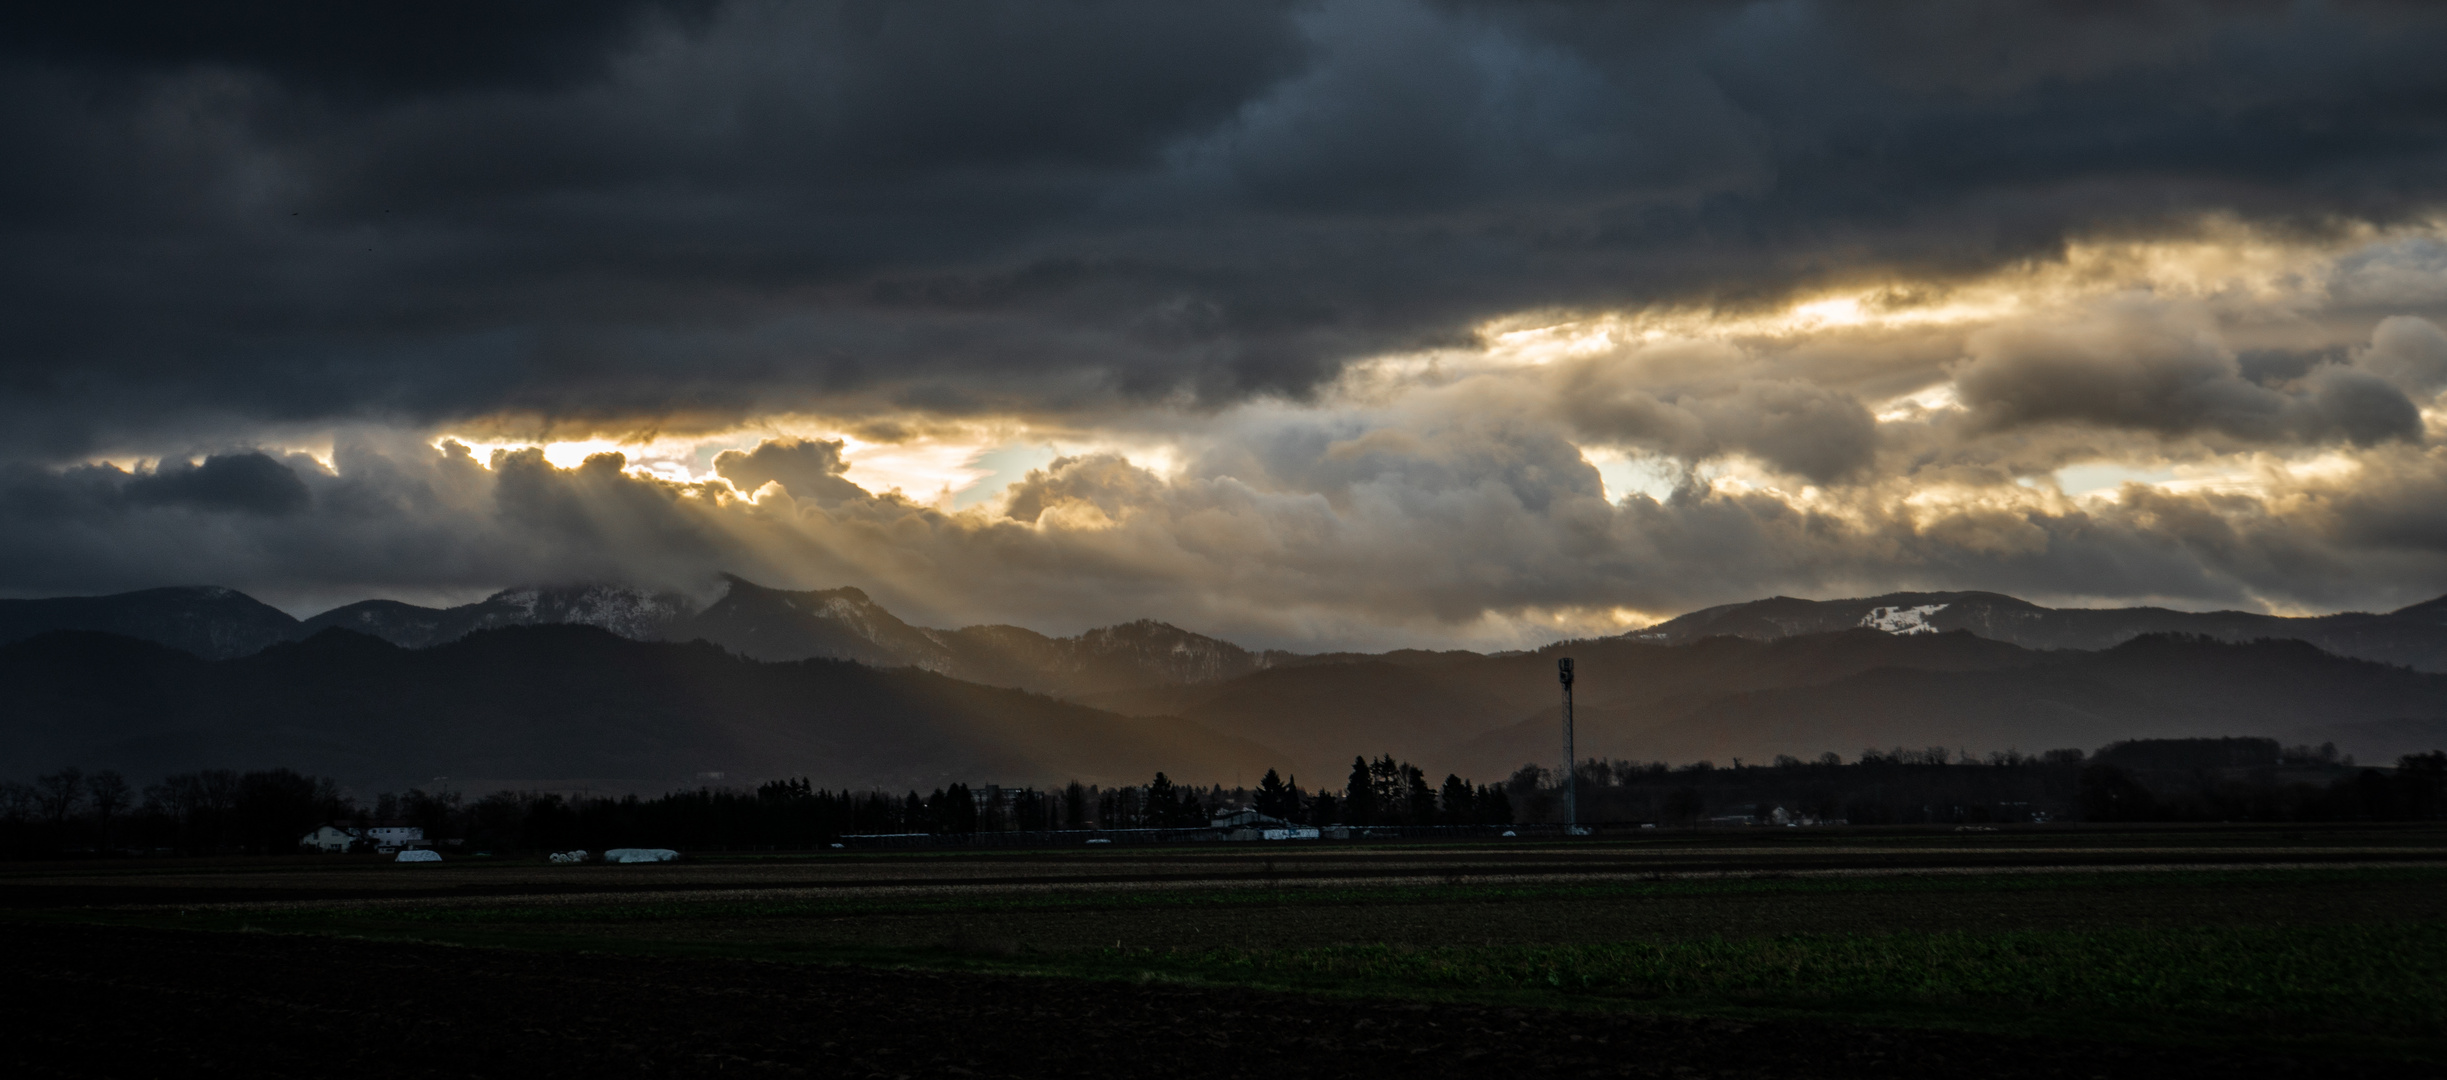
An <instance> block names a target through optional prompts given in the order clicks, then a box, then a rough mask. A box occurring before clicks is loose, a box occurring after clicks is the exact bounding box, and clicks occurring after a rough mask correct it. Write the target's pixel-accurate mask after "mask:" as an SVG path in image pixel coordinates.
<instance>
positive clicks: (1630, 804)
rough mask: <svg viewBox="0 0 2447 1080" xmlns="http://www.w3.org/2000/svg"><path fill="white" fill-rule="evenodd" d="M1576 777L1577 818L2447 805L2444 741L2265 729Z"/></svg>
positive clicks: (1852, 817)
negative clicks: (2264, 735)
mask: <svg viewBox="0 0 2447 1080" xmlns="http://www.w3.org/2000/svg"><path fill="white" fill-rule="evenodd" d="M1575 776H1576V781H1577V786H1578V804H1579V817H1580V820H1581V821H1583V822H1588V823H1599V824H1630V823H1635V822H1636V823H1655V824H1662V825H1698V824H1710V823H1715V824H1738V823H1752V822H1756V823H1761V824H1788V823H1789V824H1797V825H1799V824H1820V823H1839V822H1840V823H1846V824H1853V825H1899V824H1978V823H1989V822H1997V823H2012V822H2045V821H2122V822H2151V821H2164V822H2178V821H2244V822H2252V821H2258V822H2322V821H2330V822H2336V821H2436V820H2442V819H2447V753H2440V752H2432V753H2427V754H2413V755H2408V756H2406V757H2403V758H2400V759H2399V760H2398V761H2397V763H2396V766H2395V767H2394V768H2392V769H2378V768H2362V767H2356V766H2355V765H2354V763H2353V759H2352V758H2351V757H2349V756H2343V755H2340V754H2338V753H2337V750H2336V747H2335V746H2334V745H2323V746H2319V747H2310V746H2293V747H2281V746H2280V745H2279V744H2278V743H2277V741H2276V740H2274V739H2261V738H2224V739H2140V740H2131V741H2126V742H2119V743H2114V744H2111V745H2109V746H2107V747H2105V748H2102V749H2101V750H2099V751H2098V752H2096V753H2095V754H2091V753H2085V752H2084V751H2081V750H2078V749H2063V750H2050V751H2047V752H2045V753H2040V754H2023V753H2019V752H2015V751H2005V752H2001V753H1991V754H1986V755H1980V756H1974V755H1972V754H1970V753H1968V752H1966V751H1962V750H1956V749H1949V748H1947V747H1942V746H1932V747H1925V748H1920V749H1907V748H1895V749H1891V750H1883V751H1881V750H1865V751H1863V752H1862V754H1861V756H1860V757H1859V758H1858V759H1857V760H1855V761H1853V762H1851V763H1846V762H1845V761H1844V760H1843V759H1842V758H1841V757H1839V756H1838V755H1835V754H1831V753H1830V754H1822V755H1820V756H1819V757H1818V758H1817V759H1815V760H1811V761H1803V760H1800V759H1797V758H1792V757H1778V758H1776V759H1775V760H1774V761H1773V762H1771V763H1769V764H1767V765H1764V766H1762V765H1748V764H1743V763H1741V762H1739V761H1736V762H1735V763H1734V764H1733V765H1732V766H1731V767H1719V766H1717V765H1715V764H1713V763H1711V762H1706V761H1701V762H1695V763H1691V764H1686V765H1680V766H1673V765H1667V764H1665V763H1662V762H1637V761H1620V760H1618V761H1600V760H1594V759H1592V760H1589V761H1585V762H1583V763H1582V764H1581V765H1580V767H1579V769H1578V770H1577V771H1576V774H1575ZM1505 787H1506V788H1507V789H1508V790H1509V791H1510V792H1511V793H1512V795H1513V800H1514V803H1515V805H1517V806H1518V807H1519V808H1520V815H1521V820H1523V821H1527V822H1557V821H1561V820H1563V810H1562V798H1561V788H1560V785H1559V784H1557V783H1556V782H1555V778H1554V776H1553V774H1552V773H1551V772H1550V771H1549V770H1546V769H1542V768H1538V767H1535V766H1524V767H1523V768H1522V769H1521V771H1519V772H1517V773H1515V774H1514V775H1513V776H1512V777H1511V779H1510V780H1508V781H1507V782H1506V784H1505Z"/></svg>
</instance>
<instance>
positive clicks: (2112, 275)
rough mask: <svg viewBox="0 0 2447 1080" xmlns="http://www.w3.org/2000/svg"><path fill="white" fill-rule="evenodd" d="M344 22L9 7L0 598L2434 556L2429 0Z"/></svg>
mask: <svg viewBox="0 0 2447 1080" xmlns="http://www.w3.org/2000/svg"><path fill="white" fill-rule="evenodd" d="M220 7H226V8H228V9H229V10H214V9H215V8H220ZM348 8H349V10H346V11H344V10H342V9H341V7H338V6H334V5H328V4H323V3H317V2H312V0H254V2H247V3H232V4H226V5H216V4H209V3H162V4H158V5H156V4H141V3H90V4H73V5H69V4H61V5H50V4H43V5H11V6H10V8H9V11H8V13H7V14H5V15H0V144H4V145H5V146H6V147H7V152H6V153H5V154H0V275H5V288H4V289H0V594H6V595H15V596H43V595H62V594H78V593H97V592H111V591H119V590H124V589H133V588H142V587H148V586H155V585H166V584H193V583H212V584H223V585H229V586H232V587H236V588H240V589H244V590H246V591H248V592H250V593H253V594H255V595H257V596H259V597H262V598H264V599H266V600H268V601H271V602H273V603H276V604H279V605H282V606H284V607H286V608H289V609H290V610H292V611H293V612H296V613H299V614H307V613H311V612H313V611H315V610H320V609H321V608H324V607H328V606H332V605H335V604H338V603H342V602H346V601H350V600H356V599H361V598H364V597H368V596H388V597H396V598H400V599H406V600H411V601H418V602H428V603H434V602H456V601H464V600H467V599H472V598H474V597H477V596H480V595H482V594H485V593H487V592H490V591H493V590H495V589H498V588H502V587H506V586H512V585H520V584H530V583H543V582H560V581H576V580H597V579H615V580H622V581H630V582H636V583H640V584H645V585H651V586H655V587H668V588H680V589H694V590H703V589H706V588H709V587H710V586H711V583H712V582H713V581H714V580H715V579H714V577H713V575H714V574H716V573H717V572H720V571H731V572H736V573H739V574H742V575H744V576H747V577H749V578H751V579H755V580H759V581H764V582H768V583H771V584H775V585H782V586H792V587H830V586H836V585H857V586H860V587H862V588H865V589H867V590H868V591H870V592H871V593H873V594H874V595H875V596H876V597H877V599H879V600H881V601H883V602H884V603H886V604H887V605H889V606H891V607H892V608H893V609H894V610H896V611H898V612H900V613H902V614H903V615H904V616H906V617H909V618H911V619H912V620H913V621H918V622H922V623H928V624H934V625H958V624H964V623H972V622H989V621H993V622H1014V623H1019V624H1022V625H1028V626H1032V627H1036V628H1039V629H1043V630H1047V631H1052V632H1073V631H1076V630H1078V629H1081V628H1084V627H1087V626H1093V625H1098V624H1103V623H1109V622H1114V621H1119V620H1123V619H1129V618H1137V617H1142V616H1147V617H1155V618H1160V619H1164V620H1167V621H1170V622H1174V623H1176V624H1179V625H1182V626H1186V627H1190V628H1193V629H1197V630H1201V631H1205V632H1209V633H1218V634H1222V635H1226V636H1230V637H1233V638H1235V639H1237V640H1241V641H1244V642H1246V643H1249V644H1253V645H1259V644H1262V645H1279V646H1290V647H1301V648H1319V647H1328V646H1335V647H1385V646H1391V645H1443V646H1478V647H1491V646H1509V645H1517V644H1524V643H1530V642H1536V641H1543V640H1547V639H1551V638H1553V637H1556V636H1560V635H1570V634H1588V633H1601V632H1616V631H1619V630H1621V629H1625V628H1629V627H1633V626H1637V625H1640V624H1643V623H1645V622H1648V621H1651V620H1654V619H1657V618H1662V617H1667V616H1671V615H1674V614H1677V613H1680V612H1683V611H1687V610H1690V609H1693V608H1697V607H1702V606H1706V605H1710V604H1717V603H1726V602H1731V601H1738V600H1747V599H1754V598H1758V597H1762V596H1768V595H1773V594H1779V593H1781V594H1786V595H1798V596H1811V597H1837V596H1854V595H1867V594H1871V593H1876V592H1883V591H1892V590H1899V589H1961V588H1971V589H1989V590H1996V591H2001V592H2009V593H2014V594H2017V595H2021V596H2024V597H2027V598H2030V599H2034V600H2038V601H2041V602H2044V603H2053V604H2082V605H2109V604H2128V603H2157V604H2165V605H2169V606H2174V607H2181V608H2191V609H2206V608H2221V607H2234V608H2243V609H2249V610H2262V611H2273V612H2279V613H2288V614H2294V613H2310V612H2325V611H2333V610H2339V609H2348V608H2360V609H2385V608H2391V607H2395V606H2400V605H2403V604H2406V603H2411V602H2414V601H2418V600H2422V599H2427V598H2429V597H2432V596H2435V595H2438V594H2439V593H2441V592H2447V402H2443V401H2442V399H2441V397H2440V394H2441V391H2442V390H2443V389H2447V332H2443V331H2442V327H2447V64H2443V63H2441V62H2440V57H2441V56H2442V55H2447V10H2442V9H2440V8H2439V7H2436V6H2433V5H2420V4H2401V5H2400V4H2389V3H2375V2H2374V3H2336V4H2318V3H2223V4H2214V5H2212V4H2174V3H2163V4H2160V3H2131V4H2075V3H2062V2H2058V3H2032V4H2011V3H1997V4H1980V5H1965V4H1960V3H1952V2H1933V3H1926V4H1912V3H1885V4H1833V3H1827V4H1820V3H1808V2H1780V3H1754V4H1733V3H1726V4H1687V3H1671V4H1668V3H1659V4H1640V3H1577V2H1575V3H1549V4H1539V3H1502V4H1488V5H1476V4H1467V3H1418V2H1397V0H1354V2H1341V0H1325V2H1315V3H1295V4H1281V5H1273V4H1266V3H1261V2H1258V0H1229V2H1225V3H1215V4H1200V3H1192V2H1180V3H1162V4H1150V3H1144V2H1120V3H1110V4H1102V3H1055V2H1047V0H1032V2H1028V3H1012V4H1002V3H957V2H944V3H928V4H894V3H883V2H875V3H839V4H826V3H801V2H789V3H782V2H775V3H761V2H748V0H730V2H723V0H686V2H673V3H652V2H642V0H640V2H630V3H610V2H592V0H589V2H578V0H566V2H562V0H536V2H529V3H521V4H501V3H495V2H490V0H418V2H414V3H409V2H397V3H375V4H367V5H350V6H348Z"/></svg>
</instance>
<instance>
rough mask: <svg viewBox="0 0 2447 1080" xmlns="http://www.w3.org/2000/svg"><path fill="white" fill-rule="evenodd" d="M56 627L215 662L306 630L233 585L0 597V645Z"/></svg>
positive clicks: (285, 613) (260, 647)
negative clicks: (110, 636)
mask: <svg viewBox="0 0 2447 1080" xmlns="http://www.w3.org/2000/svg"><path fill="white" fill-rule="evenodd" d="M55 630H85V631H91V632H94V633H102V634H119V635H121V636H124V637H132V638H138V639H141V640H144V641H150V642H154V643H156V644H160V645H167V646H169V647H171V648H173V649H178V650H181V651H183V652H190V653H194V654H195V655H197V656H201V657H206V658H208V659H215V660H218V659H221V658H224V657H231V656H245V655H247V654H248V653H252V652H255V651H257V650H259V649H262V648H264V647H265V646H267V645H271V644H273V643H275V642H281V641H290V640H294V639H296V638H300V637H303V636H305V633H306V632H305V630H304V629H303V628H302V626H301V624H299V622H298V621H297V620H296V619H293V618H290V617H289V614H288V613H287V612H285V611H282V610H280V609H279V608H276V607H273V606H272V605H270V604H266V603H263V602H262V601H259V600H257V599H255V598H254V597H251V596H248V595H246V594H245V593H242V592H239V591H237V590H235V589H222V588H215V587H212V586H192V587H181V588H171V589H145V590H142V591H140V592H129V593H119V594H117V595H115V596H61V597H54V598H51V599H46V600H0V643H6V642H11V641H23V640H25V639H27V638H30V637H34V636H35V635H38V634H47V633H50V632H52V631H55Z"/></svg>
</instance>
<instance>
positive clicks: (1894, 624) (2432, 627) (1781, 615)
mask: <svg viewBox="0 0 2447 1080" xmlns="http://www.w3.org/2000/svg"><path fill="white" fill-rule="evenodd" d="M1854 627H1866V628H1869V629H1875V630H1883V631H1886V632H1888V633H1893V634H1935V633H1943V632H1945V631H1948V630H1968V631H1970V632H1971V633H1974V634H1977V635H1979V636H1981V637H1984V638H1990V639H1993V640H1996V641H2007V642H2012V643H2013V644H2016V645H2020V646H2023V647H2025V648H2030V649H2109V648H2114V647H2115V646H2117V645H2121V644H2123V643H2124V642H2127V641H2131V640H2132V639H2134V638H2137V637H2140V636H2142V635H2144V634H2193V635H2197V636H2200V637H2209V638H2216V639H2218V640H2220V641H2258V640H2261V639H2264V638H2269V639H2290V640H2294V641H2307V642H2310V643H2311V644H2313V645H2317V646H2319V647H2320V648H2322V649H2324V650H2327V651H2328V652H2332V653H2335V654H2337V655H2338V656H2351V657H2357V658H2360V659H2364V660H2376V661H2378V662H2380V663H2383V664H2401V665H2403V666H2405V667H2410V668H2415V669H2418V670H2422V671H2447V596H2442V597H2439V598H2438V599H2435V600H2429V601H2425V602H2423V603H2419V604H2415V605H2413V606H2411V607H2406V608H2400V609H2398V610H2395V611H2391V612H2387V613H2385V614H2377V615H2374V614H2370V613H2367V612H2359V611H2350V612H2343V613H2340V614H2335V615H2316V616H2310V617H2302V618H2289V617H2286V616H2280V615H2260V614H2255V613H2253V612H2248V611H2200V612H2195V611H2172V610H2169V609H2167V608H2156V607H2132V608H2048V607H2041V606H2039V605H2037V604H2034V603H2031V602H2029V601H2027V600H2020V599H2016V598H2014V597H2011V596H2005V595H2002V594H1999V593H1990V592H1937V593H1889V594H1887V595H1884V596H1872V597H1868V598H1866V599H1860V600H1796V599H1794V598H1792V597H1789V596H1778V597H1772V598H1770V599H1766V600H1754V601H1751V602H1749V603H1743V604H1726V605H1723V606H1721V607H1712V608H1706V609H1703V610H1700V611H1694V612H1692V613H1690V614H1688V615H1684V616H1681V617H1679V618H1674V619H1669V620H1667V621H1665V622H1662V623H1658V624H1657V625H1655V626H1651V627H1649V628H1647V629H1644V630H1635V631H1633V632H1631V633H1630V634H1629V635H1626V636H1628V637H1630V638H1632V639H1633V640H1636V641H1653V642H1657V643H1660V644H1669V645H1670V644H1682V643H1687V642H1693V641H1699V640H1701V639H1703V638H1711V637H1740V638H1749V639H1752V640H1755V641H1773V640H1776V639H1778V638H1786V637H1793V636H1796V635H1801V634H1824V633H1830V632H1833V631H1837V630H1849V629H1852V628H1854Z"/></svg>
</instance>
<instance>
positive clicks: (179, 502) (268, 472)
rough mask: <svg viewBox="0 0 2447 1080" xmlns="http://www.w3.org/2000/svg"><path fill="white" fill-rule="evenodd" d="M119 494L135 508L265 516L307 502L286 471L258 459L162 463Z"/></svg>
mask: <svg viewBox="0 0 2447 1080" xmlns="http://www.w3.org/2000/svg"><path fill="white" fill-rule="evenodd" d="M121 490H122V491H123V493H124V494H125V495H126V496H127V499H128V501H129V502H132V503H137V504H139V505H146V506H191V507H194V508H196V509H199V510H214V511H225V512H237V513H247V514H262V515H266V516H276V515H280V514H286V513H291V512H293V511H296V510H299V509H302V508H304V507H305V505H306V503H307V502H308V501H309V500H311V499H312V497H313V496H312V495H311V494H310V493H309V492H308V491H307V490H306V483H305V481H303V480H299V479H298V478H297V474H296V473H294V472H291V471H290V470H289V467H288V466H286V465H283V464H281V463H280V462H277V461H274V460H272V459H271V458H270V457H269V456H266V455H264V454H260V453H247V454H214V455H212V456H211V457H207V458H205V459H204V463H203V464H201V465H188V464H185V463H183V462H181V463H165V464H164V465H163V466H162V467H161V468H159V469H157V470H155V471H154V472H152V473H150V474H147V475H144V476H139V477H137V478H135V479H134V480H131V481H129V482H128V485H127V486H126V487H125V488H123V489H121Z"/></svg>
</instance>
